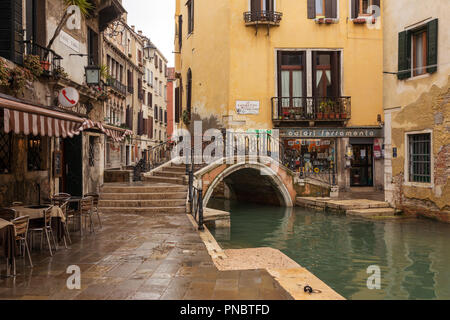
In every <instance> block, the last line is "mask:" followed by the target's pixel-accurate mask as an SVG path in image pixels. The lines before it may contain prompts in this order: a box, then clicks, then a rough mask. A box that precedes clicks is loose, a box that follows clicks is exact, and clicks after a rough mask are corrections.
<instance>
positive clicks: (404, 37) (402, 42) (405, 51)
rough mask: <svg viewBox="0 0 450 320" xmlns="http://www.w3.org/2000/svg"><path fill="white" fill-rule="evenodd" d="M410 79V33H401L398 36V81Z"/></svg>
mask: <svg viewBox="0 0 450 320" xmlns="http://www.w3.org/2000/svg"><path fill="white" fill-rule="evenodd" d="M410 77H411V33H410V32H409V31H403V32H400V33H399V34H398V73H397V78H398V79H399V80H403V79H408V78H410Z"/></svg>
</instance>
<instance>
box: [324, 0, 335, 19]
mask: <svg viewBox="0 0 450 320" xmlns="http://www.w3.org/2000/svg"><path fill="white" fill-rule="evenodd" d="M325 17H326V18H337V0H325Z"/></svg>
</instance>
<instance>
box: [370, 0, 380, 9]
mask: <svg viewBox="0 0 450 320" xmlns="http://www.w3.org/2000/svg"><path fill="white" fill-rule="evenodd" d="M372 5H373V6H377V7H379V8H380V9H381V5H380V0H372Z"/></svg>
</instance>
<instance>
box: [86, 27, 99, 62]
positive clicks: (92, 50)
mask: <svg viewBox="0 0 450 320" xmlns="http://www.w3.org/2000/svg"><path fill="white" fill-rule="evenodd" d="M88 54H89V59H88V60H89V64H93V65H98V64H99V50H98V34H97V33H96V32H95V31H94V30H92V29H91V28H88Z"/></svg>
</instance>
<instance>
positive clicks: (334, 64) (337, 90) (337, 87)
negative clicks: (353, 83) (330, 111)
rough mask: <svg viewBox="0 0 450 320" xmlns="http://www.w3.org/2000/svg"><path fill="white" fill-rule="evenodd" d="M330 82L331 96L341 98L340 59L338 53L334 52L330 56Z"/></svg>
mask: <svg viewBox="0 0 450 320" xmlns="http://www.w3.org/2000/svg"><path fill="white" fill-rule="evenodd" d="M331 77H332V78H331V81H332V84H333V96H335V97H340V96H341V59H340V52H338V51H334V52H333V53H332V54H331Z"/></svg>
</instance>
